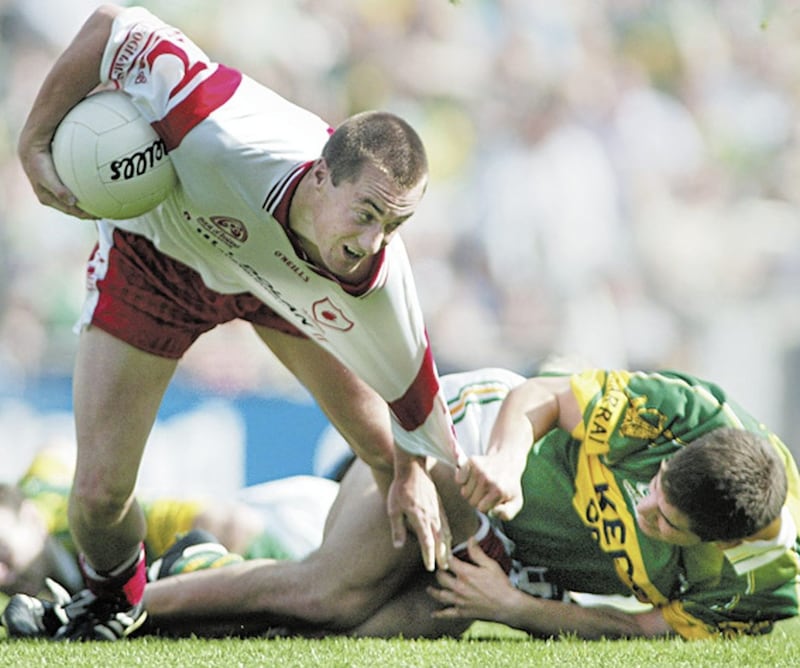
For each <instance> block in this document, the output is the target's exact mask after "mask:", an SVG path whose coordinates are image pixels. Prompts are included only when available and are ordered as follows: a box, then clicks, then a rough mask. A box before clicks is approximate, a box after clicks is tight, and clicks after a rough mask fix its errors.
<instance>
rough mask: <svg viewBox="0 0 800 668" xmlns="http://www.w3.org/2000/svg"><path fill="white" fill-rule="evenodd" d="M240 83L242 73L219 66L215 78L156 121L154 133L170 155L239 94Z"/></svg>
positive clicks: (213, 75) (210, 78) (212, 76)
mask: <svg viewBox="0 0 800 668" xmlns="http://www.w3.org/2000/svg"><path fill="white" fill-rule="evenodd" d="M241 81H242V73H241V72H239V71H238V70H234V69H231V68H229V67H225V66H224V65H220V66H219V67H218V68H217V70H216V71H215V72H214V74H212V75H211V76H210V77H208V79H206V80H205V81H203V82H202V83H201V84H200V85H199V86H197V88H195V89H194V90H193V91H192V92H191V93H190V94H189V95H188V96H187V97H186V98H185V99H184V100H183V101H182V102H180V103H179V104H178V105H176V106H175V107H174V108H173V109H172V110H171V111H170V112H169V113H168V114H167V115H166V116H165V117H164V118H162V119H161V120H160V121H155V122H154V123H153V124H152V125H153V129H154V130H155V131H156V132H157V133H158V135H159V136H160V137H161V138H162V139H163V140H164V143H165V144H166V147H167V151H171V150H172V149H174V148H177V147H178V146H180V143H181V142H182V141H183V138H184V137H185V136H186V135H187V134H188V133H189V131H190V130H191V129H192V128H193V127H195V126H196V125H198V124H199V123H200V122H201V121H203V120H205V119H206V118H208V116H209V115H210V114H211V112H213V111H215V110H216V109H219V108H220V107H221V106H222V105H223V104H225V103H226V102H227V101H228V100H229V99H230V98H231V96H232V95H233V94H234V92H236V89H237V88H238V87H239V84H240V83H241Z"/></svg>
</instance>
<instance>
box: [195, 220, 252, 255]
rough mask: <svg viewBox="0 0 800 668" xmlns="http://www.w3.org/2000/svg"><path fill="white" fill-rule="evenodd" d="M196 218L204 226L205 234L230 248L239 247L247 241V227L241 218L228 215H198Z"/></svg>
mask: <svg viewBox="0 0 800 668" xmlns="http://www.w3.org/2000/svg"><path fill="white" fill-rule="evenodd" d="M195 220H196V221H197V223H198V224H199V225H201V226H202V228H203V233H204V236H206V237H207V238H209V237H212V238H213V239H215V240H216V241H217V242H221V243H222V244H224V245H225V246H227V247H228V248H239V247H240V246H241V245H242V244H243V243H244V242H245V241H247V237H248V234H247V228H246V227H245V224H244V223H243V222H242V221H241V220H237V219H236V218H230V217H228V216H209V217H208V218H204V217H203V216H198V217H197V218H196V219H195Z"/></svg>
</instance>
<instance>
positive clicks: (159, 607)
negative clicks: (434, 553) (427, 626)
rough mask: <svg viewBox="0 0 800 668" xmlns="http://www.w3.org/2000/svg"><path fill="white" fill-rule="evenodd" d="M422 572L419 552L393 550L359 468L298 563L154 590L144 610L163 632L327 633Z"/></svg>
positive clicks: (196, 576)
mask: <svg viewBox="0 0 800 668" xmlns="http://www.w3.org/2000/svg"><path fill="white" fill-rule="evenodd" d="M421 569H422V566H421V564H420V559H419V555H418V548H417V546H416V545H415V544H414V543H413V541H409V543H408V545H406V546H405V547H404V548H402V549H396V548H395V547H394V546H393V545H392V542H391V535H390V531H389V526H388V519H387V516H386V512H385V507H384V501H383V497H382V496H381V494H380V493H379V491H378V489H377V485H376V484H375V482H374V480H373V478H372V475H371V473H370V470H369V468H368V467H367V466H366V465H365V464H364V463H363V462H356V464H355V465H354V466H353V467H352V468H351V470H350V471H349V472H348V474H347V475H346V476H345V478H344V480H343V481H342V484H341V488H340V492H339V495H338V496H337V500H336V502H335V503H334V507H333V508H332V510H331V522H330V523H329V525H328V527H327V533H326V536H325V539H324V540H323V543H322V545H321V546H320V548H319V549H318V550H316V551H315V552H313V553H312V554H310V555H309V556H308V557H307V558H306V559H304V560H303V561H301V562H285V561H271V560H266V559H257V560H251V561H246V562H243V563H240V564H233V565H230V566H226V567H225V568H221V569H215V570H211V571H201V572H197V573H188V574H185V575H176V576H174V577H169V578H166V579H165V580H160V581H158V582H154V583H151V584H149V585H148V586H147V588H146V590H145V599H144V601H145V607H146V609H147V610H148V612H149V615H150V619H151V622H152V624H153V625H154V626H155V627H157V628H160V629H166V630H170V629H174V628H178V627H183V628H185V629H191V628H192V625H193V624H194V625H196V626H197V628H200V627H201V625H202V626H204V627H206V628H208V627H209V623H210V625H211V627H213V626H214V623H215V622H216V623H217V624H218V625H219V626H220V627H223V626H228V627H230V626H231V623H232V622H236V621H241V622H242V623H243V624H244V623H247V624H250V625H252V624H254V623H258V624H261V625H262V627H263V628H266V627H268V626H276V625H287V624H288V625H292V626H299V627H317V628H330V629H337V630H346V629H350V628H353V627H355V626H357V625H358V624H359V623H361V622H362V621H364V620H365V619H367V618H368V617H369V616H370V615H371V614H372V613H373V612H374V611H375V610H377V609H378V608H379V607H381V606H382V605H383V604H384V603H385V602H386V601H388V600H389V599H390V598H391V596H393V595H394V594H395V593H396V592H397V591H398V590H399V589H400V587H401V586H402V585H403V584H404V583H405V582H406V581H407V580H408V579H409V578H410V577H411V576H412V575H416V574H417V573H418V572H419V571H420V570H421Z"/></svg>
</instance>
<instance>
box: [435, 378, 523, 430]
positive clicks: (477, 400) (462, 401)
mask: <svg viewBox="0 0 800 668" xmlns="http://www.w3.org/2000/svg"><path fill="white" fill-rule="evenodd" d="M508 392H509V388H508V385H506V384H504V383H497V382H493V381H486V382H477V383H472V384H470V385H465V386H464V387H462V388H461V389H460V390H459V392H458V395H457V396H455V397H453V398H452V399H449V400H448V401H447V407H448V409H449V410H450V415H451V417H452V418H453V422H454V423H457V422H459V421H460V420H463V419H464V415H465V414H466V412H467V409H468V408H469V405H470V404H486V403H490V402H492V401H502V400H503V399H505V398H506V395H508Z"/></svg>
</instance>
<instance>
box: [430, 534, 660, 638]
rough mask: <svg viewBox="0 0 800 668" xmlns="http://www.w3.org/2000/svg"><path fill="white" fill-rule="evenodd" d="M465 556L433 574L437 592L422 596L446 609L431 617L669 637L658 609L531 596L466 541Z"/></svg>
mask: <svg viewBox="0 0 800 668" xmlns="http://www.w3.org/2000/svg"><path fill="white" fill-rule="evenodd" d="M469 555H470V558H471V559H472V560H473V562H474V564H470V563H467V562H465V561H461V560H459V559H456V558H454V559H452V560H451V564H450V571H449V572H447V571H439V572H437V574H436V579H437V581H438V583H439V588H436V587H429V588H428V593H429V594H430V595H431V596H432V597H433V598H434V599H435V600H437V601H438V602H439V603H442V604H443V605H445V606H446V607H444V608H442V609H441V610H438V611H435V612H434V613H433V616H434V618H438V619H481V620H485V621H493V622H498V623H501V624H505V625H507V626H511V627H512V628H516V629H520V630H522V631H526V632H528V633H530V634H532V635H536V636H541V637H557V636H559V635H562V634H576V635H578V636H579V637H581V638H585V639H587V640H597V639H600V638H634V637H655V636H664V635H671V634H672V629H671V628H670V627H669V625H668V624H667V622H666V621H665V620H664V616H663V615H662V614H661V611H660V610H658V609H653V610H650V611H647V612H639V613H630V612H625V611H623V610H619V609H617V608H611V607H608V606H599V607H594V608H588V607H582V606H580V605H575V604H570V603H563V602H561V601H553V600H547V599H542V598H537V597H535V596H530V595H529V594H526V593H525V592H522V591H520V590H519V589H516V588H515V587H514V586H513V585H512V584H511V582H510V581H509V579H508V577H507V576H506V575H505V573H503V571H502V569H501V568H500V566H499V565H498V564H497V562H496V561H494V560H493V559H491V558H490V557H488V556H487V555H486V554H485V553H484V552H483V550H481V548H480V547H479V546H478V545H477V544H476V543H475V541H474V539H471V540H470V543H469Z"/></svg>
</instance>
